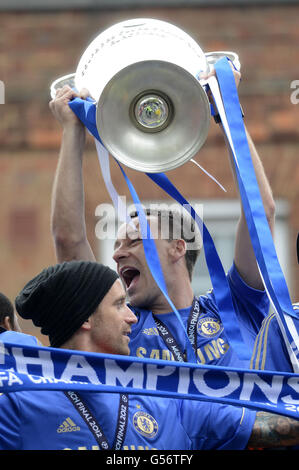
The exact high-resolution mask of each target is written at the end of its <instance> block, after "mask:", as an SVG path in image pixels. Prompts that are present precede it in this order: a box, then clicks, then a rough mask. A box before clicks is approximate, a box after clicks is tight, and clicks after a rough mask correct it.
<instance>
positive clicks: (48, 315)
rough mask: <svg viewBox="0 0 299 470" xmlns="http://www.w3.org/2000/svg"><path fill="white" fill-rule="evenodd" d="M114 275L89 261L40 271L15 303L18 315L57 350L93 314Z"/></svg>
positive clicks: (66, 263)
mask: <svg viewBox="0 0 299 470" xmlns="http://www.w3.org/2000/svg"><path fill="white" fill-rule="evenodd" d="M116 279H118V274H117V273H116V272H115V271H113V270H112V269H110V268H109V267H107V266H103V265H102V264H100V263H96V262H91V261H68V262H64V263H61V264H57V265H55V266H50V267H48V268H46V269H44V270H43V271H42V272H41V273H40V274H38V275H37V276H36V277H34V278H33V279H32V280H31V281H29V282H28V283H27V284H26V286H25V287H24V288H23V289H22V290H21V292H20V293H19V295H18V296H17V298H16V300H15V305H16V309H17V312H18V314H19V315H20V316H21V317H22V318H25V319H27V320H28V319H31V320H32V321H33V323H34V325H35V326H38V327H41V333H42V334H45V335H47V336H49V340H50V344H51V346H52V347H60V346H61V345H62V344H63V343H65V341H67V340H68V339H69V338H70V337H71V336H72V335H73V334H74V333H75V331H77V330H78V329H79V328H80V326H81V325H82V324H83V323H84V322H85V321H86V320H87V319H88V318H89V317H90V315H91V314H92V313H94V312H95V310H96V309H97V307H98V305H99V304H100V302H101V301H102V299H103V298H104V297H105V295H106V294H107V292H108V291H109V290H110V288H111V287H112V285H113V284H114V282H115V281H116Z"/></svg>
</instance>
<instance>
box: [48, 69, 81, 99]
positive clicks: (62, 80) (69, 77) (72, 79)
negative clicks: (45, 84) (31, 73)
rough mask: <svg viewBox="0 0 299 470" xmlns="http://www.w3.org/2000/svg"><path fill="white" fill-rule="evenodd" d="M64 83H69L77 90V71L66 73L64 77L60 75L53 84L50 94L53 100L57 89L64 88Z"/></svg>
mask: <svg viewBox="0 0 299 470" xmlns="http://www.w3.org/2000/svg"><path fill="white" fill-rule="evenodd" d="M64 85H68V86H69V87H70V88H73V89H74V90H76V86H75V73H70V74H68V75H64V76H63V77H59V78H57V79H56V80H55V81H54V82H53V83H52V84H51V86H50V95H51V98H52V100H54V98H55V96H56V92H57V90H58V89H59V88H62V87H63V86H64Z"/></svg>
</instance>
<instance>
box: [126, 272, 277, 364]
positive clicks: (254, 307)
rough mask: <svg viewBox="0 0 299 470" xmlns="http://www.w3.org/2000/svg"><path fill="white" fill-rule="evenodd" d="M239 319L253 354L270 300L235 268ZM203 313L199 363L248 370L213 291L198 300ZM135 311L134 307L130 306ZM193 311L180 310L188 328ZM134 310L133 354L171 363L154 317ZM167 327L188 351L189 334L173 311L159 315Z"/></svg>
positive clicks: (199, 329)
mask: <svg viewBox="0 0 299 470" xmlns="http://www.w3.org/2000/svg"><path fill="white" fill-rule="evenodd" d="M228 282H229V285H230V288H231V292H232V298H233V303H234V307H235V312H236V316H237V318H238V321H239V326H240V330H241V334H242V337H243V339H244V342H245V343H246V344H247V346H248V348H249V350H250V351H253V346H254V342H255V339H256V335H257V334H258V332H259V330H260V327H261V325H262V322H263V320H264V318H265V317H266V316H267V314H268V312H269V299H268V296H267V294H266V292H265V291H260V290H257V289H253V288H251V287H249V286H247V285H246V284H245V283H244V282H243V280H242V279H241V277H240V276H239V274H238V272H237V270H236V268H235V266H232V268H231V269H230V271H229V273H228ZM199 303H200V310H201V313H200V315H199V318H198V321H197V348H196V351H197V361H198V363H200V364H211V365H221V366H235V367H238V366H239V367H249V362H245V361H242V360H240V359H239V358H238V356H237V354H236V352H235V351H234V350H233V348H231V347H230V345H229V343H228V339H227V335H226V332H225V331H224V329H223V324H222V322H221V318H220V315H219V311H218V308H217V304H216V301H215V297H214V294H213V291H211V292H209V293H207V294H206V295H201V296H200V297H199ZM131 308H132V307H131ZM190 309H191V307H189V308H186V309H182V310H179V314H180V315H181V318H182V321H183V323H184V326H185V328H186V327H187V322H188V317H189V314H190ZM132 310H133V311H134V312H135V313H136V315H137V317H138V323H136V324H135V325H133V326H132V334H131V335H130V338H131V340H130V344H129V345H130V351H131V355H133V356H137V357H148V358H153V359H163V360H172V359H173V356H172V353H171V351H170V350H169V348H168V347H167V346H166V344H165V342H164V340H163V339H162V338H161V336H160V335H159V331H158V329H157V327H156V324H155V321H154V318H153V315H152V313H151V312H150V311H148V310H142V309H135V308H132ZM156 317H157V318H159V319H160V320H161V321H162V322H163V324H164V325H166V326H167V328H168V330H169V331H170V332H171V334H172V336H173V337H174V338H175V340H176V342H177V344H178V345H179V347H180V349H181V350H182V351H183V352H185V351H186V341H188V340H187V338H186V334H185V332H184V331H183V328H182V326H181V325H180V324H179V322H178V319H177V317H176V315H175V313H174V312H171V313H168V314H162V315H156Z"/></svg>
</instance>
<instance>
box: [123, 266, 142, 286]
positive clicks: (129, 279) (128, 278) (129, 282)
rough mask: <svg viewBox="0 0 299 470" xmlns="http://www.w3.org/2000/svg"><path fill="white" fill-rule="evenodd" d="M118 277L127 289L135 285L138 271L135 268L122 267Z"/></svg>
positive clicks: (138, 274) (138, 275)
mask: <svg viewBox="0 0 299 470" xmlns="http://www.w3.org/2000/svg"><path fill="white" fill-rule="evenodd" d="M120 275H121V277H122V279H123V281H124V283H125V285H126V288H127V289H129V288H130V287H132V286H134V285H135V284H136V283H137V281H138V279H139V277H140V271H138V269H136V268H131V267H124V268H122V269H121V270H120Z"/></svg>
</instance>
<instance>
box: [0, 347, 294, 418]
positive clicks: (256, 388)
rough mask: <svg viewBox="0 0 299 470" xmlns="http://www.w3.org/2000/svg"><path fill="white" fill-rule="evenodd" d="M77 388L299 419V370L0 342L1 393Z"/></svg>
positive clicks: (86, 390) (77, 389)
mask: <svg viewBox="0 0 299 470" xmlns="http://www.w3.org/2000/svg"><path fill="white" fill-rule="evenodd" d="M24 390H27V391H28V390H30V391H33V392H34V391H37V390H52V391H53V390H56V391H57V390H58V391H59V390H60V391H63V390H76V391H82V392H84V391H85V392H88V391H89V392H90V391H92V392H99V393H100V392H109V393H129V394H137V395H150V396H158V397H167V398H179V399H191V400H199V401H215V402H218V403H223V404H227V405H235V406H245V407H248V408H251V409H254V410H257V411H268V412H272V413H278V414H281V415H285V416H289V417H292V418H295V419H299V374H294V373H272V372H265V371H256V370H243V369H237V368H224V367H219V366H204V365H195V364H189V363H181V362H174V361H161V360H153V359H144V358H135V357H129V356H116V355H108V354H95V353H87V352H81V351H71V350H63V349H56V348H50V347H39V346H27V345H26V346H20V344H11V343H3V342H0V393H10V392H21V391H24Z"/></svg>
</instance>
